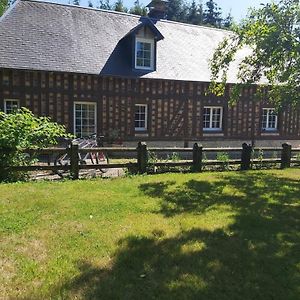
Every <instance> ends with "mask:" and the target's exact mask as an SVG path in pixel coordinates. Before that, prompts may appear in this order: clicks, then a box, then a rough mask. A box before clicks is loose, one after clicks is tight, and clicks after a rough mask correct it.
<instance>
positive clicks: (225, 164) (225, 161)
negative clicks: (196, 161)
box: [217, 152, 229, 171]
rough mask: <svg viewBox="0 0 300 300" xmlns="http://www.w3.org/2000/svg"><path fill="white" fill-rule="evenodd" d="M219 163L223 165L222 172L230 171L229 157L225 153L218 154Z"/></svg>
mask: <svg viewBox="0 0 300 300" xmlns="http://www.w3.org/2000/svg"><path fill="white" fill-rule="evenodd" d="M217 161H218V162H220V163H221V165H220V170H221V171H228V170H229V155H228V153H225V152H220V153H218V154H217Z"/></svg>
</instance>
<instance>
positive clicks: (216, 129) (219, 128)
mask: <svg viewBox="0 0 300 300" xmlns="http://www.w3.org/2000/svg"><path fill="white" fill-rule="evenodd" d="M206 108H209V109H210V116H209V128H207V127H204V124H203V123H204V120H203V118H204V110H205V109H206ZM213 109H220V127H218V128H212V123H213V114H212V110H213ZM203 118H202V126H203V131H222V130H223V107H222V106H204V107H203Z"/></svg>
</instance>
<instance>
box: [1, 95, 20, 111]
mask: <svg viewBox="0 0 300 300" xmlns="http://www.w3.org/2000/svg"><path fill="white" fill-rule="evenodd" d="M9 101H14V102H17V103H18V109H19V108H20V100H19V99H4V112H5V113H6V114H7V113H8V112H7V102H9Z"/></svg>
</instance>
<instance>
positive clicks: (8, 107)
mask: <svg viewBox="0 0 300 300" xmlns="http://www.w3.org/2000/svg"><path fill="white" fill-rule="evenodd" d="M18 108H19V101H17V100H6V101H5V113H7V114H11V113H13V112H14V111H16V110H17V109H18Z"/></svg>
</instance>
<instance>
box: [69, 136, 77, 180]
mask: <svg viewBox="0 0 300 300" xmlns="http://www.w3.org/2000/svg"><path fill="white" fill-rule="evenodd" d="M68 150H69V155H70V175H71V178H72V179H73V180H74V179H78V178H79V152H78V150H79V146H78V144H77V143H74V142H71V144H70V146H69V149H68Z"/></svg>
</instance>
